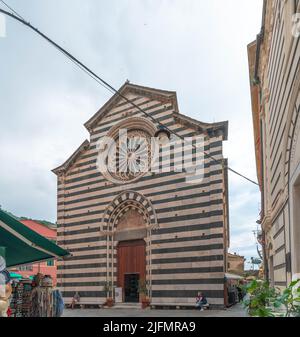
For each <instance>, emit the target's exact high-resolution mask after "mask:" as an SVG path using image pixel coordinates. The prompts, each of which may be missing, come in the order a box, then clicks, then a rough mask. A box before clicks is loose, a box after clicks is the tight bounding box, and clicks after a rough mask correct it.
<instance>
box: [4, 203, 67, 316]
mask: <svg viewBox="0 0 300 337" xmlns="http://www.w3.org/2000/svg"><path fill="white" fill-rule="evenodd" d="M0 255H1V256H2V257H4V259H5V261H6V268H11V267H15V266H20V265H25V264H29V263H34V262H39V261H45V260H48V259H53V258H57V259H61V258H64V257H66V256H68V255H70V254H69V252H68V251H66V250H64V249H62V248H61V247H59V246H57V245H56V244H55V243H53V242H51V241H49V240H48V239H46V238H44V237H43V236H41V235H39V234H38V233H36V232H34V231H33V230H31V229H29V228H28V227H26V226H25V225H23V224H22V223H21V222H19V221H18V220H16V219H15V218H13V217H12V216H10V215H9V214H7V213H6V212H4V211H2V210H0ZM12 275H13V274H12ZM15 276H17V275H15ZM37 276H38V277H36V278H35V279H34V280H31V279H22V278H19V277H12V296H11V297H10V315H11V316H12V317H30V316H31V317H52V316H58V315H59V310H58V307H59V305H60V306H61V301H62V298H61V296H60V293H59V290H58V289H56V288H54V287H53V284H52V281H51V278H50V277H49V276H48V275H41V274H40V275H37Z"/></svg>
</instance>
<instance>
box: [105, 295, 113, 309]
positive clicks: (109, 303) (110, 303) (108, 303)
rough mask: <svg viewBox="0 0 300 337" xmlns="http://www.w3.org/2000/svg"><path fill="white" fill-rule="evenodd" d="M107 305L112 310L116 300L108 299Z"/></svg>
mask: <svg viewBox="0 0 300 337" xmlns="http://www.w3.org/2000/svg"><path fill="white" fill-rule="evenodd" d="M106 304H107V306H108V307H109V308H111V307H112V306H113V305H114V299H113V298H111V297H109V298H107V299H106Z"/></svg>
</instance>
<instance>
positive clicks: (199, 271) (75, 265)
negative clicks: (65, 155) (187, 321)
mask: <svg viewBox="0 0 300 337" xmlns="http://www.w3.org/2000/svg"><path fill="white" fill-rule="evenodd" d="M119 92H120V93H121V94H122V95H123V96H125V97H126V98H128V99H130V100H131V101H132V102H134V104H135V105H136V106H138V107H140V108H142V109H143V110H144V111H146V112H147V114H148V115H147V116H145V115H144V113H143V112H141V111H139V109H138V108H137V107H133V106H132V105H131V104H130V103H128V102H127V101H125V100H124V99H122V98H120V97H119V96H118V95H117V94H116V95H114V96H113V97H112V98H111V99H110V100H109V101H108V102H107V103H106V104H105V105H104V106H103V107H102V108H101V109H100V110H99V111H98V112H97V113H96V114H95V115H94V116H93V117H92V118H91V119H90V120H89V121H88V122H87V123H86V124H85V126H86V128H87V129H88V131H89V132H90V140H89V141H87V140H86V141H85V142H83V143H82V145H81V146H80V147H79V148H78V149H77V150H76V151H75V152H74V154H73V155H72V156H71V157H70V158H69V159H68V160H67V161H66V162H65V163H64V164H63V165H61V166H59V167H58V168H56V169H54V170H53V172H54V173H55V174H56V175H57V179H58V185H57V186H58V187H57V193H58V201H57V208H58V213H57V223H58V229H57V232H58V233H57V236H58V242H57V243H58V244H59V245H60V246H62V247H64V248H65V249H67V250H69V251H70V252H71V254H72V255H71V256H70V257H69V258H67V259H66V260H63V261H60V262H59V263H58V275H57V281H58V286H59V287H60V289H61V290H62V293H63V296H64V299H65V301H66V303H70V302H71V299H72V297H73V296H74V294H75V292H76V291H78V292H79V294H80V297H81V303H82V304H96V305H102V304H103V303H104V302H105V301H106V297H107V295H108V294H107V289H105V286H107V285H109V286H110V287H111V288H110V289H111V290H110V291H111V294H110V296H114V289H115V287H119V286H120V284H121V285H122V286H123V287H124V280H123V276H124V275H123V274H122V271H121V270H123V269H122V268H125V269H126V268H127V267H126V265H127V264H128V266H129V264H130V263H131V264H134V263H135V264H139V263H141V264H142V265H143V263H144V267H143V266H142V267H136V268H142V269H143V268H144V270H143V271H139V272H141V275H142V276H143V278H145V282H146V285H147V292H148V296H149V298H150V301H151V303H152V304H157V305H168V304H170V305H171V304H172V305H173V304H180V305H183V304H187V305H191V304H194V303H195V297H196V295H197V292H198V291H202V292H203V293H204V294H205V295H206V296H207V298H208V300H209V302H210V304H212V305H215V306H220V307H223V306H224V291H225V289H224V274H225V272H226V254H227V248H228V244H229V223H228V203H227V201H228V188H227V186H228V184H227V169H226V165H224V163H225V164H226V160H224V159H223V151H222V143H223V141H224V140H226V139H227V128H228V125H227V122H220V123H211V124H209V123H202V122H199V121H196V120H194V119H191V118H189V117H186V116H184V115H182V114H180V113H179V111H178V103H177V97H176V93H175V92H171V91H164V90H158V89H152V88H147V87H142V86H137V85H133V84H130V83H128V82H126V83H125V84H124V85H123V86H122V87H121V88H120V90H119ZM150 116H152V117H154V118H155V120H157V121H159V122H161V123H163V124H164V125H165V126H167V127H168V129H170V130H171V131H174V132H176V134H178V135H180V136H182V137H194V136H198V135H201V136H203V139H204V143H203V144H202V145H201V153H202V154H203V153H204V152H205V155H204V158H203V162H202V164H201V169H202V170H201V177H198V178H197V176H196V177H193V176H192V175H191V176H190V177H189V180H187V177H188V176H189V174H190V173H187V172H186V171H182V172H181V171H180V170H179V171H176V167H178V165H180V163H182V160H181V154H182V149H181V148H178V149H177V148H175V149H174V151H173V153H172V154H171V156H170V157H168V156H166V157H165V156H162V158H161V162H160V164H159V165H158V167H157V168H158V169H159V170H158V171H157V172H155V173H153V172H146V173H145V174H144V175H142V176H140V177H138V179H133V180H127V181H121V182H120V183H118V181H116V180H114V179H109V178H108V177H107V175H106V174H104V173H101V172H99V169H98V168H97V165H96V164H97V158H98V155H99V145H97V144H99V140H101V139H103V137H105V136H107V135H109V134H114V133H116V131H117V130H118V129H120V128H123V127H124V126H125V127H126V128H127V129H128V130H130V129H134V130H142V131H143V132H148V133H149V134H150V135H152V136H153V135H154V134H155V130H157V128H158V126H159V125H157V124H156V123H155V121H153V120H152V119H151V118H150ZM191 149H192V150H191V152H190V156H188V157H187V158H186V157H185V160H186V163H187V165H188V166H189V165H192V164H193V153H194V152H195V149H193V148H192V147H191ZM164 164H170V167H171V170H169V171H168V170H166V171H164ZM200 178H201V179H200ZM131 242H132V243H133V244H134V242H142V243H144V247H142V246H143V244H142V246H141V247H142V248H141V249H142V250H141V251H140V250H136V252H137V253H136V254H137V255H139V256H135V255H134V253H132V252H134V251H135V250H134V249H133V248H132V247H131V248H130V247H129V246H130V243H131ZM123 243H125V246H126V243H127V244H128V247H129V248H128V250H127V252H128V254H131V255H130V256H129V255H128V256H127V257H126V249H127V248H126V247H125V248H124V245H123ZM121 244H122V245H121ZM118 247H119V248H118ZM118 249H119V250H118ZM122 249H123V250H122ZM124 249H125V250H124ZM130 249H131V250H130ZM139 249H140V248H139ZM129 250H130V253H129ZM120 252H122V253H120ZM124 252H125V253H124ZM139 252H142V253H139ZM124 254H125V257H124ZM132 254H133V255H132ZM140 255H141V256H142V257H140ZM120 256H121V257H120ZM121 258H124V259H125V260H124V261H123V260H120V259H121ZM126 258H127V260H129V261H127V262H126ZM143 259H144V260H145V261H144V262H143V261H142V260H143ZM130 260H131V261H130ZM136 261H141V262H136ZM128 268H133V267H128ZM127 271H128V270H127ZM123 272H124V273H125V274H126V270H125V271H123ZM135 272H136V271H135Z"/></svg>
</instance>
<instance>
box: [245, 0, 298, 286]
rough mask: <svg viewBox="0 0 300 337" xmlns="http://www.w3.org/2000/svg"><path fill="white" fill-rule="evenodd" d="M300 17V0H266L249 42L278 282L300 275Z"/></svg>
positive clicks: (269, 240) (264, 201) (270, 256)
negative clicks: (257, 28) (257, 30)
mask: <svg viewBox="0 0 300 337" xmlns="http://www.w3.org/2000/svg"><path fill="white" fill-rule="evenodd" d="M297 13H298V14H297ZM299 18H300V1H299V0H287V1H281V0H265V1H264V9H263V21H262V28H261V31H260V33H259V34H258V36H257V39H256V41H254V42H252V43H251V44H249V46H248V55H249V70H250V87H251V99H252V113H253V126H254V137H255V153H256V164H257V175H258V179H259V184H260V188H261V214H260V220H259V222H260V223H261V226H262V229H263V238H262V243H263V246H264V258H265V274H266V277H267V278H268V279H270V280H271V282H272V284H274V285H275V286H278V287H285V286H286V285H287V284H288V283H289V282H290V281H291V280H292V279H293V278H300V118H299V110H300V41H299V40H300V39H299V35H300V29H299V28H300V27H299Z"/></svg>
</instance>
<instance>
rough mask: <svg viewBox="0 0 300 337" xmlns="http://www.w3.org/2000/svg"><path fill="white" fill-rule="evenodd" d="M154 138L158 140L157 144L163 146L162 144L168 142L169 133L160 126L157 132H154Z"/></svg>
mask: <svg viewBox="0 0 300 337" xmlns="http://www.w3.org/2000/svg"><path fill="white" fill-rule="evenodd" d="M154 136H155V138H157V139H158V142H159V144H162V145H163V144H166V143H168V142H169V140H170V131H169V130H168V129H167V128H166V127H164V126H162V125H160V126H159V127H158V129H157V131H156V132H155V135H154Z"/></svg>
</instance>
